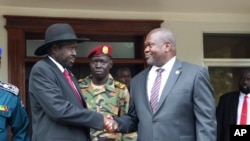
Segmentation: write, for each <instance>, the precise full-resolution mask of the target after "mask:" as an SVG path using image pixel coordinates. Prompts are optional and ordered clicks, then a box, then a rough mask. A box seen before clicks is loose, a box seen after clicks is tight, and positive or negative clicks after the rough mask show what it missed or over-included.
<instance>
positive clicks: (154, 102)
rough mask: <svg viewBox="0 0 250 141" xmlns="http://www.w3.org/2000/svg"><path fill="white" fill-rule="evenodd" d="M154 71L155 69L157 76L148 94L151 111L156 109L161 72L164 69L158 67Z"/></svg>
mask: <svg viewBox="0 0 250 141" xmlns="http://www.w3.org/2000/svg"><path fill="white" fill-rule="evenodd" d="M156 71H157V76H156V78H155V82H154V84H153V87H152V89H151V96H150V105H151V108H152V112H153V113H154V112H155V111H156V110H157V107H158V101H159V91H160V86H161V73H162V72H163V71H164V69H162V68H159V69H157V70H156Z"/></svg>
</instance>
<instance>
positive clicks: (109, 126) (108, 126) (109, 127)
mask: <svg viewBox="0 0 250 141" xmlns="http://www.w3.org/2000/svg"><path fill="white" fill-rule="evenodd" d="M103 127H104V129H105V130H106V131H108V132H110V133H114V132H116V131H117V129H118V123H117V122H116V121H115V120H114V118H113V117H112V116H111V115H107V116H104V126H103Z"/></svg>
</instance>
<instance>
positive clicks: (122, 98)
mask: <svg viewBox="0 0 250 141" xmlns="http://www.w3.org/2000/svg"><path fill="white" fill-rule="evenodd" d="M91 77H92V76H88V77H86V78H84V79H80V80H79V85H80V88H81V91H82V94H83V96H84V98H85V100H86V102H87V104H88V108H89V109H92V110H94V111H97V112H99V113H102V114H103V115H107V114H111V115H113V116H121V115H124V113H126V112H127V111H128V104H129V103H128V102H129V92H128V89H127V87H126V85H125V84H122V83H120V82H118V81H116V80H114V79H113V77H112V76H111V75H109V79H108V81H107V82H106V84H105V86H104V87H102V88H99V89H94V88H93V85H92V84H91ZM90 133H91V135H92V140H93V141H136V139H137V134H136V133H130V134H123V135H122V134H121V133H107V132H105V131H98V130H94V129H91V130H90Z"/></svg>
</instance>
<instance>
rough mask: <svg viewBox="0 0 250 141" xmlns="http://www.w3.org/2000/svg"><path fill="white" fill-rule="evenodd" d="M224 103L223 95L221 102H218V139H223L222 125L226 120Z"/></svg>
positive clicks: (219, 140) (218, 140)
mask: <svg viewBox="0 0 250 141" xmlns="http://www.w3.org/2000/svg"><path fill="white" fill-rule="evenodd" d="M224 103H225V100H224V98H223V96H222V97H220V99H219V103H218V106H217V110H216V116H217V141H221V140H222V139H223V126H222V123H223V121H224V118H223V117H224V116H223V114H224V112H223V111H224Z"/></svg>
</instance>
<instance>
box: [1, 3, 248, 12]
mask: <svg viewBox="0 0 250 141" xmlns="http://www.w3.org/2000/svg"><path fill="white" fill-rule="evenodd" d="M0 6H14V7H32V8H52V9H81V10H108V11H124V12H126V11H133V12H181V13H182V12H184V13H234V14H243V13H244V14H250V0H0Z"/></svg>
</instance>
